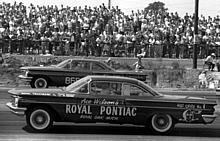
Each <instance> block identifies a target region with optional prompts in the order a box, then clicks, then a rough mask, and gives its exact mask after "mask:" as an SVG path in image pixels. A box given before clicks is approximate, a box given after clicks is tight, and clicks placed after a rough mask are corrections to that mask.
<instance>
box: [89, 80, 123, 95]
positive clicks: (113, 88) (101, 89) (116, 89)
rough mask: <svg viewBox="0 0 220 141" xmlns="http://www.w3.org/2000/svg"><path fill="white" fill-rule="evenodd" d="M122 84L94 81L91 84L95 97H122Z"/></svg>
mask: <svg viewBox="0 0 220 141" xmlns="http://www.w3.org/2000/svg"><path fill="white" fill-rule="evenodd" d="M121 86H122V85H121V83H116V82H103V81H94V82H92V83H91V93H92V94H95V95H121Z"/></svg>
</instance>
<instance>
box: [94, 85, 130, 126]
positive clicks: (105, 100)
mask: <svg viewBox="0 0 220 141" xmlns="http://www.w3.org/2000/svg"><path fill="white" fill-rule="evenodd" d="M121 86H122V83H120V82H112V81H92V82H91V83H90V94H91V95H93V96H94V99H93V101H94V111H96V112H95V113H94V119H95V120H96V122H108V123H124V116H125V111H126V109H125V99H124V97H123V96H122V95H121V94H122V91H121Z"/></svg>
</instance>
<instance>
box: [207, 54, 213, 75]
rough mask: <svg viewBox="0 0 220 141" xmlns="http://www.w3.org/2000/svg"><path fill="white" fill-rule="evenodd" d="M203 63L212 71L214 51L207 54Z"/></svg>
mask: <svg viewBox="0 0 220 141" xmlns="http://www.w3.org/2000/svg"><path fill="white" fill-rule="evenodd" d="M205 64H206V65H208V69H209V70H211V71H213V70H214V68H215V53H212V54H211V55H209V56H207V58H206V59H205Z"/></svg>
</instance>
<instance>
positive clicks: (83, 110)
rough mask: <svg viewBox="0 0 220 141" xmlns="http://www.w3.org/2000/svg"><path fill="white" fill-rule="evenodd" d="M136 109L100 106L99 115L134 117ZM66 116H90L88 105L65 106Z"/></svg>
mask: <svg viewBox="0 0 220 141" xmlns="http://www.w3.org/2000/svg"><path fill="white" fill-rule="evenodd" d="M136 110H137V108H134V107H116V106H100V108H99V115H100V116H102V115H108V116H110V115H111V116H136ZM66 114H86V115H87V114H89V115H92V111H91V107H90V106H89V105H69V104H67V105H66Z"/></svg>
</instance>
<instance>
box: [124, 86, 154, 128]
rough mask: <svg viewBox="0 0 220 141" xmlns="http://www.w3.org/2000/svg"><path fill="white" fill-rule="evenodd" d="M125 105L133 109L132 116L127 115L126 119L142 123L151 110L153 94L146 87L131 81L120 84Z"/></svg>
mask: <svg viewBox="0 0 220 141" xmlns="http://www.w3.org/2000/svg"><path fill="white" fill-rule="evenodd" d="M122 89H123V90H122V91H123V95H124V97H125V106H126V107H127V108H128V107H130V109H133V112H134V113H133V116H127V117H126V119H125V120H126V121H127V122H129V123H132V124H143V123H145V122H146V119H147V117H148V116H149V115H150V113H151V112H152V110H153V108H152V107H153V106H154V103H153V101H154V100H153V99H154V96H153V95H152V94H151V92H150V91H148V90H147V89H145V88H143V87H141V86H139V85H136V84H132V83H124V84H123V86H122Z"/></svg>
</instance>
